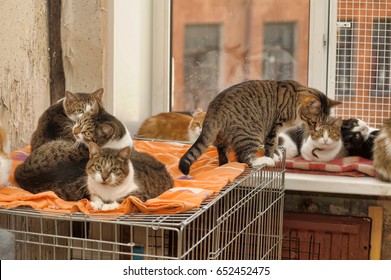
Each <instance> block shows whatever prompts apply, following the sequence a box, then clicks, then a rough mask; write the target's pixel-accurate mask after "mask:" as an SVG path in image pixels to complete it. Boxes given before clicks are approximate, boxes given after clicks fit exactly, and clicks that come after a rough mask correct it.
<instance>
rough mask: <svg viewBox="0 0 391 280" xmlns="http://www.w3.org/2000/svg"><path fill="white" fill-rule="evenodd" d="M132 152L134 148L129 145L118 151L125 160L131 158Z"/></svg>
mask: <svg viewBox="0 0 391 280" xmlns="http://www.w3.org/2000/svg"><path fill="white" fill-rule="evenodd" d="M131 153H132V150H131V149H130V147H129V146H126V147H125V148H123V149H121V150H120V151H119V152H118V156H119V157H121V158H123V159H125V160H129V159H130V154H131Z"/></svg>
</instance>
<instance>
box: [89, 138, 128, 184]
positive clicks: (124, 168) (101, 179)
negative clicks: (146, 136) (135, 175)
mask: <svg viewBox="0 0 391 280" xmlns="http://www.w3.org/2000/svg"><path fill="white" fill-rule="evenodd" d="M89 151H90V159H89V161H88V162H87V166H86V171H87V175H88V177H89V179H90V180H92V181H93V182H95V183H96V184H98V185H99V186H105V187H116V186H119V185H121V184H123V183H124V181H125V180H126V178H127V177H128V176H129V175H130V172H131V169H130V168H129V165H130V155H131V149H130V147H125V148H123V149H120V150H116V149H109V148H105V149H101V148H99V146H98V145H96V144H95V143H93V142H91V143H90V144H89Z"/></svg>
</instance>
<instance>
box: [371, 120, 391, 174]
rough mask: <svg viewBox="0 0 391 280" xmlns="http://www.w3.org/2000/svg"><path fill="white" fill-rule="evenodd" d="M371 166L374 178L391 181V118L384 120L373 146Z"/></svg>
mask: <svg viewBox="0 0 391 280" xmlns="http://www.w3.org/2000/svg"><path fill="white" fill-rule="evenodd" d="M373 166H374V167H375V170H376V178H378V179H379V180H382V181H385V182H391V119H387V120H385V121H384V123H383V126H382V128H381V129H380V132H379V134H378V135H377V137H376V139H375V145H374V148H373Z"/></svg>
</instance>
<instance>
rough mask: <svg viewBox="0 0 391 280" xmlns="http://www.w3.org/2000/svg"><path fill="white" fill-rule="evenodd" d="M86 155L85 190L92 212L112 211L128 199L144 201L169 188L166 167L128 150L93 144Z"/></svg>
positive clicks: (170, 179)
mask: <svg viewBox="0 0 391 280" xmlns="http://www.w3.org/2000/svg"><path fill="white" fill-rule="evenodd" d="M89 152H90V159H89V161H88V163H87V167H86V172H87V175H88V179H87V188H88V191H89V194H90V196H91V199H90V200H91V206H92V207H93V208H94V209H95V210H111V209H116V208H117V207H118V206H119V204H120V203H121V202H122V201H123V200H124V199H126V198H127V197H128V196H130V195H132V196H136V197H138V198H139V199H140V200H142V201H146V200H148V199H150V198H155V197H157V196H159V195H160V194H162V193H163V192H165V191H166V190H168V189H170V188H172V187H173V184H174V181H173V179H172V177H171V175H170V174H169V173H168V171H167V169H166V166H165V165H164V164H163V163H161V162H159V161H158V160H157V159H155V158H154V157H153V156H151V155H149V154H147V153H143V152H138V151H136V150H134V149H131V148H130V147H129V146H127V147H125V148H122V149H111V148H100V147H99V146H98V145H96V144H95V143H93V142H90V143H89Z"/></svg>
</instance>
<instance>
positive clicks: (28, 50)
mask: <svg viewBox="0 0 391 280" xmlns="http://www.w3.org/2000/svg"><path fill="white" fill-rule="evenodd" d="M0 13H1V16H0V26H2V28H1V31H0V32H1V34H0V49H1V51H0V65H1V70H0V100H1V103H0V106H1V110H2V116H3V117H4V120H5V121H4V123H5V126H6V127H7V129H8V132H9V138H10V140H11V149H13V150H14V149H18V148H21V147H23V146H25V145H27V144H28V143H29V142H30V137H31V134H32V132H33V130H34V128H35V126H36V124H37V122H38V118H39V116H40V115H41V113H42V112H43V111H44V110H45V109H46V107H47V106H48V105H49V55H48V32H47V1H46V0H36V1H24V0H16V1H15V0H2V9H1V11H0Z"/></svg>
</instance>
